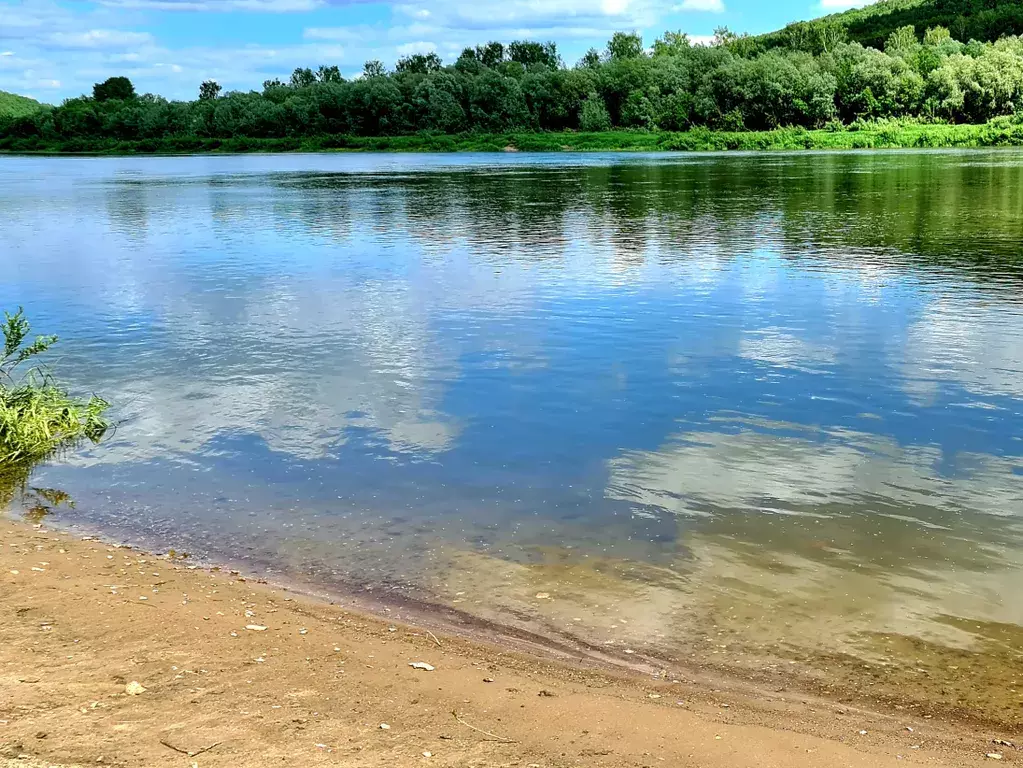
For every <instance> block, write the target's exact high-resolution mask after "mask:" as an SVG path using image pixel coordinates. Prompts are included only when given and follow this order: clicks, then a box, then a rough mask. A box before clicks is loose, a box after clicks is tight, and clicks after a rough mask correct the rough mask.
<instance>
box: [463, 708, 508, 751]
mask: <svg viewBox="0 0 1023 768" xmlns="http://www.w3.org/2000/svg"><path fill="white" fill-rule="evenodd" d="M451 714H452V715H454V716H455V720H457V721H458V722H459V723H461V724H462V725H464V726H465V727H466V728H469V729H470V730H473V731H476V733H482V734H483V735H484V736H489V737H490V738H491V739H493V740H494V741H499V742H501V743H502V744H518V742H517V741H515V739H506V738H504V736H498V735H497V734H496V733H491V732H490V731H484V730H483V729H482V728H477V727H476V726H475V725H469V723H467V722H465V720H463V719H462V718H460V717H459V716H458V712H456V711H455V710H452V711H451Z"/></svg>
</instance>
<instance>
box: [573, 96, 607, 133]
mask: <svg viewBox="0 0 1023 768" xmlns="http://www.w3.org/2000/svg"><path fill="white" fill-rule="evenodd" d="M579 130H582V131H587V132H596V131H609V130H611V114H610V113H609V112H608V111H607V107H606V106H605V105H604V100H603V99H602V98H600V96H599V95H598V94H597V93H595V92H591V93H590V94H589V95H588V96H587V97H586V100H585V101H584V102H583V107H582V111H581V112H580V113H579Z"/></svg>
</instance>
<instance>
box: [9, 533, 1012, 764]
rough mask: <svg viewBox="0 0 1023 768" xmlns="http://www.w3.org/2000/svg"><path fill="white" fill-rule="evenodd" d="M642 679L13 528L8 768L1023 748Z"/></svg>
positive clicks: (917, 760)
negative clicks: (424, 665)
mask: <svg viewBox="0 0 1023 768" xmlns="http://www.w3.org/2000/svg"><path fill="white" fill-rule="evenodd" d="M357 606H359V607H357ZM405 619H406V620H408V619H409V616H408V615H406V616H405ZM247 627H249V628H247ZM259 627H265V629H260V628H259ZM414 662H426V663H428V664H430V665H432V666H433V667H434V669H433V670H432V671H426V670H419V669H415V668H413V667H411V666H410V664H411V663H414ZM650 671H651V670H649V669H646V668H645V667H644V665H643V663H642V662H641V661H637V664H636V665H634V668H633V669H631V670H629V669H617V668H614V667H611V666H600V665H595V664H592V663H591V664H590V665H588V666H587V665H583V664H580V663H576V664H572V663H569V662H567V661H565V660H564V659H555V658H553V657H551V656H547V655H545V654H544V653H543V652H542V650H540V649H534V652H532V653H526V652H523V651H522V650H521V647H520V648H518V649H516V648H514V647H512V646H507V645H506V646H499V645H496V644H492V643H488V642H486V641H485V640H482V639H480V637H478V636H477V637H473V636H469V637H464V636H452V635H451V634H447V633H444V632H441V631H432V630H430V629H428V628H425V627H423V626H421V625H416V624H414V623H405V622H403V621H402V617H401V616H400V615H398V613H397V612H396V611H393V612H392V614H391V615H384V616H372V615H369V614H367V613H365V612H364V611H363V610H362V608H361V606H360V604H357V603H355V602H354V601H352V600H351V599H349V598H345V599H341V598H338V599H337V601H336V603H334V604H332V603H330V602H328V601H327V600H322V599H316V598H312V597H308V596H304V595H301V594H298V593H295V592H289V591H287V590H285V589H282V588H281V587H278V586H274V585H268V584H263V583H258V582H256V581H254V580H251V579H245V578H243V576H242V575H240V574H236V573H231V572H225V571H221V570H216V569H206V568H201V567H196V566H190V565H188V564H187V561H175V560H170V559H168V558H167V557H156V556H153V555H147V554H145V553H142V552H139V551H137V550H133V549H128V548H123V547H117V546H113V545H110V544H106V543H103V542H100V541H97V540H81V539H78V538H76V537H75V536H73V535H71V534H69V533H67V532H60V531H54V530H52V529H47V528H44V527H41V526H32V525H30V524H28V523H25V522H20V521H13V520H4V521H0V766H22V767H26V766H28V767H34V766H96V765H109V766H193V765H198V766H204V767H205V766H209V767H210V768H213V767H215V766H225V767H226V766H232V767H235V766H292V765H296V766H321V765H332V766H334V765H342V766H360V767H362V766H365V767H366V768H371V767H372V766H431V767H432V766H437V767H440V766H463V767H466V768H468V767H474V766H479V767H482V766H521V767H522V768H530V766H533V768H535V767H536V766H540V767H541V768H562V767H566V768H567V767H568V766H607V767H608V768H612V767H617V766H622V767H624V766H630V767H631V766H650V767H656V766H665V767H666V768H667V767H669V766H670V767H672V768H675V767H676V766H700V767H701V768H725V767H726V766H727V767H728V768H734V767H735V766H764V767H765V768H766V767H768V766H779V767H780V766H850V767H854V766H864V767H866V766H895V765H929V766H960V765H963V766H965V765H981V764H994V763H995V762H997V761H996V760H995V759H994V758H989V757H986V755H987V754H988V753H997V754H1000V755H1001V756H1002V759H1001V761H1000V762H1001V763H1003V764H1010V763H1013V762H1016V761H1018V759H1019V756H1020V755H1021V754H1023V753H1019V752H1017V751H1016V750H1015V749H1013V748H1012V747H1010V746H1006V745H997V744H994V743H992V739H994V738H1005V739H1011V738H1013V735H1012V734H1000V733H989V732H985V731H983V730H982V729H981V728H979V727H978V726H973V725H970V724H969V723H965V722H954V721H949V720H942V719H939V718H938V717H933V718H930V719H928V718H924V717H922V716H917V715H907V714H906V713H905V712H897V711H890V712H886V711H883V710H881V709H879V708H878V709H875V708H869V707H853V706H850V705H849V704H842V703H839V702H837V701H833V700H827V699H822V698H815V697H813V696H811V695H809V694H806V693H798V692H793V691H788V690H776V689H764V688H763V687H757V685H756V684H755V683H752V682H749V681H745V682H744V681H743V680H742V679H741V677H740V676H733V677H731V678H729V677H726V676H721V677H720V678H715V677H713V676H712V675H710V674H703V675H697V674H694V673H693V672H692V671H691V670H672V669H667V670H663V672H662V671H658V674H656V675H652V674H650ZM675 680H677V681H678V682H673V681H675ZM143 689H144V690H143ZM385 725H386V726H388V727H386V728H385V727H383V726H385ZM189 753H191V754H189Z"/></svg>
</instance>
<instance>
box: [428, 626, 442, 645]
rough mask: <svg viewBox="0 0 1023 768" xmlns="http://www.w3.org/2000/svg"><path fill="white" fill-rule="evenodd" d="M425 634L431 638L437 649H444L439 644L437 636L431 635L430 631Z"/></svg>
mask: <svg viewBox="0 0 1023 768" xmlns="http://www.w3.org/2000/svg"><path fill="white" fill-rule="evenodd" d="M426 634H428V635H429V636H430V637H432V638H433V642H435V643H436V644H437V647H438V648H443V647H444V646H443V645H441V644H440V640H438V639H437V636H436V635H435V634H433V632H431V631H430V630H426Z"/></svg>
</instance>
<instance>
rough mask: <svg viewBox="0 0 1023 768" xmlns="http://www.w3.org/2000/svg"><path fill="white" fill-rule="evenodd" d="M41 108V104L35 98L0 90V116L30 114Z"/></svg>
mask: <svg viewBox="0 0 1023 768" xmlns="http://www.w3.org/2000/svg"><path fill="white" fill-rule="evenodd" d="M42 108H43V105H42V104H40V103H39V102H38V101H36V100H35V99H30V98H28V97H27V96H18V95H17V94H15V93H7V92H6V91H0V118H4V117H22V116H23V115H31V114H32V113H33V112H38V111H39V110H40V109H42Z"/></svg>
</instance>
